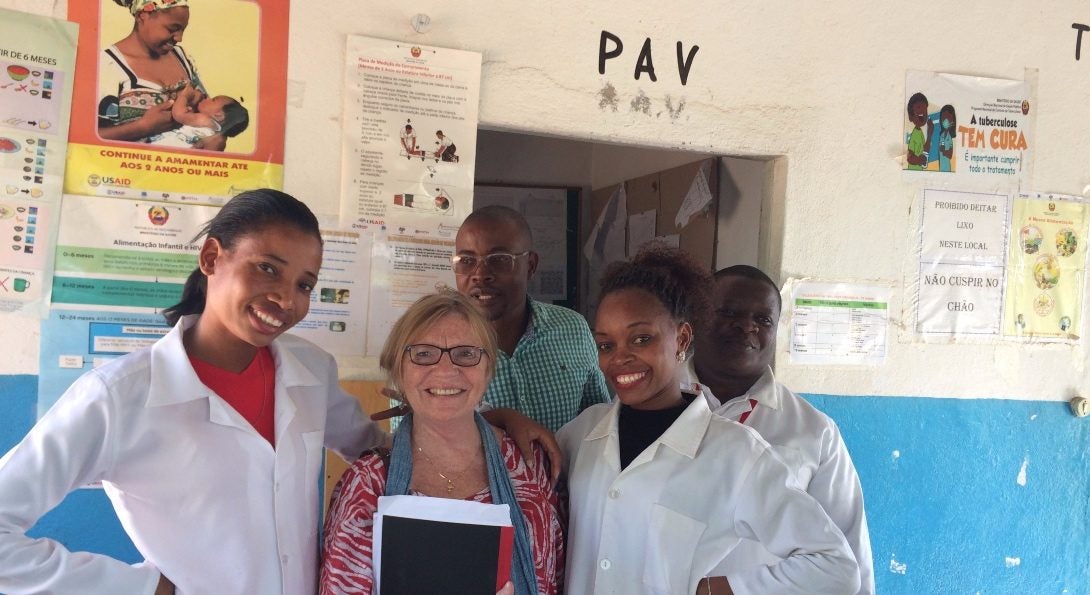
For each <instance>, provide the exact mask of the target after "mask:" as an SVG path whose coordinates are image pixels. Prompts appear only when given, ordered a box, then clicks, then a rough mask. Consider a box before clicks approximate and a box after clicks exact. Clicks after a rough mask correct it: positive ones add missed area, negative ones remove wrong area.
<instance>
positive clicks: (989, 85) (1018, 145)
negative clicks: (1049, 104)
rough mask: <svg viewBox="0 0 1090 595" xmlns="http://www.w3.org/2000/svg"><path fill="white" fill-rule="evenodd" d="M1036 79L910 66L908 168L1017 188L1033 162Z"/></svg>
mask: <svg viewBox="0 0 1090 595" xmlns="http://www.w3.org/2000/svg"><path fill="white" fill-rule="evenodd" d="M1030 96H1031V89H1030V84H1029V83H1027V82H1025V81H1017V80H1005V79H992V78H983V77H976V76H963V75H956V74H947V73H940V72H925V71H916V70H912V71H909V72H908V74H907V76H906V77H905V102H904V105H903V106H902V107H903V111H902V112H901V114H902V118H903V119H904V138H903V140H902V143H903V146H904V149H903V150H904V153H903V155H904V159H903V163H904V169H905V170H906V171H910V172H936V173H940V174H943V176H944V177H945V176H950V179H949V181H950V182H951V183H956V184H960V185H965V184H970V185H974V186H977V187H980V186H981V185H984V186H989V187H992V188H1015V187H1018V186H1020V185H1024V184H1027V183H1028V181H1029V173H1030V172H1029V169H1030V165H1031V164H1032V159H1031V152H1030V151H1031V149H1032V147H1033V134H1032V131H1033V127H1032V118H1033V117H1034V114H1035V113H1036V107H1037V106H1035V105H1032V102H1031V101H1030Z"/></svg>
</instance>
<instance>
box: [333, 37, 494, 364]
mask: <svg viewBox="0 0 1090 595" xmlns="http://www.w3.org/2000/svg"><path fill="white" fill-rule="evenodd" d="M480 79H481V55H480V54H478V53H475V52H466V51H461V50H452V49H446V48H437V47H430V46H421V45H414V44H408V43H403V42H397V41H388V40H383V39H374V38H369V37H362V36H357V35H351V36H349V37H348V40H347V47H346V62H345V103H344V117H343V118H344V119H343V121H344V122H345V124H346V126H345V133H344V136H343V137H342V147H341V158H342V167H341V176H342V177H341V188H342V193H341V196H342V199H341V208H340V220H341V226H342V227H343V228H344V229H348V230H353V231H361V232H366V233H373V234H374V246H373V249H372V254H373V257H372V266H371V271H372V275H371V295H370V296H369V299H368V316H367V321H368V329H367V347H366V353H367V355H378V353H379V351H380V350H381V349H382V344H383V342H384V341H385V340H386V334H387V333H388V331H389V328H390V326H391V325H392V324H393V321H394V320H396V319H397V317H398V316H400V314H401V312H403V311H404V309H405V307H407V306H408V305H409V304H411V303H412V302H413V301H415V300H416V299H417V298H419V297H420V296H421V295H424V294H426V293H431V292H433V291H435V288H436V286H437V285H453V282H454V276H453V273H452V272H451V267H450V257H451V256H452V255H453V252H454V236H455V234H456V233H457V230H458V227H460V226H461V224H462V221H463V220H465V217H466V215H468V214H469V212H470V211H471V210H472V208H473V173H474V166H475V162H476V150H477V109H478V97H479V94H480Z"/></svg>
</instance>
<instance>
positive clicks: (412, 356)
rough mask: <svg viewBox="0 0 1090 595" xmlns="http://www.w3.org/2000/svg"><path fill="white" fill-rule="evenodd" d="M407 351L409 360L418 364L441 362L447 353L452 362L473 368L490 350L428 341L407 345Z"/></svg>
mask: <svg viewBox="0 0 1090 595" xmlns="http://www.w3.org/2000/svg"><path fill="white" fill-rule="evenodd" d="M405 353H408V354H409V361H411V362H412V363H414V364H416V365H418V366H434V365H435V364H438V363H439V360H440V359H441V358H442V357H443V354H444V353H445V354H447V356H448V357H450V363H452V364H454V365H456V366H461V367H463V368H472V367H473V366H476V365H477V364H479V363H481V357H482V356H484V355H485V354H486V353H488V352H487V351H485V350H484V347H474V346H472V345H455V346H454V347H437V346H435V345H428V344H427V343H419V344H416V345H409V346H407V347H405Z"/></svg>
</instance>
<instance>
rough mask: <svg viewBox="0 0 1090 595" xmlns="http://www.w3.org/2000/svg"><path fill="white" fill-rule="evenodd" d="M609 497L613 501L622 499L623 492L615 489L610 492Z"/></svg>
mask: <svg viewBox="0 0 1090 595" xmlns="http://www.w3.org/2000/svg"><path fill="white" fill-rule="evenodd" d="M609 497H610V498H611V499H613V500H616V499H617V498H620V497H621V490H618V489H617V488H613V489H612V490H610V491H609Z"/></svg>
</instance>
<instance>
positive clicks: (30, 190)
mask: <svg viewBox="0 0 1090 595" xmlns="http://www.w3.org/2000/svg"><path fill="white" fill-rule="evenodd" d="M76 33H77V27H76V25H75V24H73V23H69V22H66V21H61V20H58V19H52V18H48V17H42V16H37V15H29V14H24V13H21V12H17V11H12V10H6V9H0V312H15V311H22V312H27V313H35V314H37V315H39V316H44V315H45V312H46V308H47V304H48V302H49V294H50V287H51V285H52V262H53V258H52V255H53V245H54V243H55V238H56V225H55V223H56V221H57V213H58V208H59V205H60V199H61V188H62V185H63V176H64V160H65V154H66V149H67V141H68V120H69V112H70V108H71V103H72V94H71V89H70V88H69V87H70V85H69V84H68V81H69V80H70V78H71V73H72V69H73V68H74V65H75V55H76V54H75V52H76Z"/></svg>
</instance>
